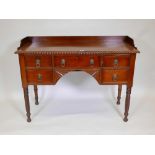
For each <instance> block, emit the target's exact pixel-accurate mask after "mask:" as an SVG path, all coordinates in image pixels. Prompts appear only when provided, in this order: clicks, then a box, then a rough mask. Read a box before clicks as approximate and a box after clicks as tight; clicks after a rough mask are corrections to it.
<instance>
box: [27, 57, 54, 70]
mask: <svg viewBox="0 0 155 155" xmlns="http://www.w3.org/2000/svg"><path fill="white" fill-rule="evenodd" d="M25 61H26V66H27V67H35V68H41V67H52V56H49V55H27V56H25Z"/></svg>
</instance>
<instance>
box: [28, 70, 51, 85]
mask: <svg viewBox="0 0 155 155" xmlns="http://www.w3.org/2000/svg"><path fill="white" fill-rule="evenodd" d="M27 81H28V83H38V84H46V83H47V84H48V83H52V81H53V71H52V70H27Z"/></svg>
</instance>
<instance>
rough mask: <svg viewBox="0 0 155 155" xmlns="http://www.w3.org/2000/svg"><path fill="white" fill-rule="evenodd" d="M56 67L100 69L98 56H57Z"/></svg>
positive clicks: (55, 58) (55, 59)
mask: <svg viewBox="0 0 155 155" xmlns="http://www.w3.org/2000/svg"><path fill="white" fill-rule="evenodd" d="M54 66H55V67H60V68H64V67H66V68H67V67H72V68H87V67H99V58H98V56H90V55H80V56H79V55H78V56H77V55H76V56H55V57H54Z"/></svg>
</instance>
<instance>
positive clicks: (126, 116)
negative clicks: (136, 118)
mask: <svg viewBox="0 0 155 155" xmlns="http://www.w3.org/2000/svg"><path fill="white" fill-rule="evenodd" d="M130 94H131V87H128V86H127V90H126V99H125V113H124V119H123V120H124V122H127V121H128V112H129V106H130Z"/></svg>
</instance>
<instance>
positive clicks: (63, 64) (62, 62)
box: [61, 59, 66, 67]
mask: <svg viewBox="0 0 155 155" xmlns="http://www.w3.org/2000/svg"><path fill="white" fill-rule="evenodd" d="M65 63H66V61H65V59H61V66H62V67H64V66H65Z"/></svg>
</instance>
